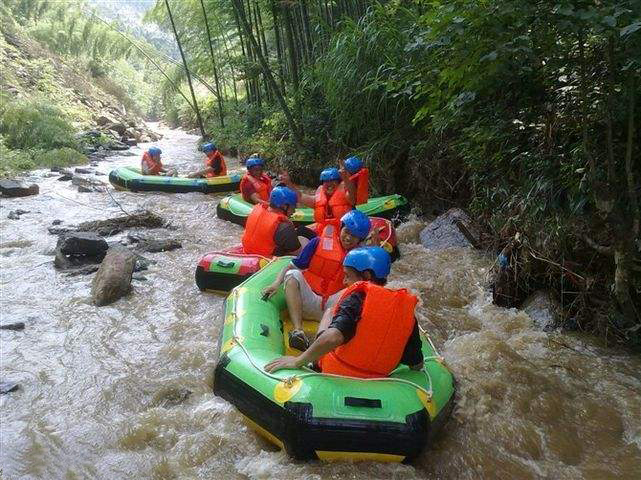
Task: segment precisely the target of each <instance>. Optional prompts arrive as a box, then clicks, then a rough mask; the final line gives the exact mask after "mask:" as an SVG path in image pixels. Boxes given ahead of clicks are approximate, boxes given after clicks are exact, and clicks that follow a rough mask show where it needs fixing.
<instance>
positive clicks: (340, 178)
mask: <svg viewBox="0 0 641 480" xmlns="http://www.w3.org/2000/svg"><path fill="white" fill-rule="evenodd" d="M342 163H343V162H342V161H341V169H340V171H339V170H338V169H337V168H326V169H325V170H323V171H322V172H321V174H320V181H321V182H322V184H321V185H320V186H319V187H318V188H317V189H316V194H315V195H313V196H312V195H307V194H306V193H302V192H297V193H298V200H299V202H300V203H302V204H303V205H305V206H307V207H310V208H313V209H314V221H315V222H316V223H323V222H324V221H325V220H329V219H332V218H334V219H338V218H341V217H342V216H343V215H345V214H346V213H347V212H349V211H350V210H352V209H353V208H354V205H356V191H355V189H354V184H353V183H352V181H351V180H350V177H349V173H347V170H346V169H345V168H344V165H343V164H342ZM288 186H289V185H288Z"/></svg>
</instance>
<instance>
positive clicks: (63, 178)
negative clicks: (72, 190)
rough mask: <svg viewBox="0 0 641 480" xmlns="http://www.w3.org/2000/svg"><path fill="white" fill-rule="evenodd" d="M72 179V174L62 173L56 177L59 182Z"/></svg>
mask: <svg viewBox="0 0 641 480" xmlns="http://www.w3.org/2000/svg"><path fill="white" fill-rule="evenodd" d="M72 179H73V174H71V173H63V174H62V176H60V177H58V181H59V182H70V181H71V180H72Z"/></svg>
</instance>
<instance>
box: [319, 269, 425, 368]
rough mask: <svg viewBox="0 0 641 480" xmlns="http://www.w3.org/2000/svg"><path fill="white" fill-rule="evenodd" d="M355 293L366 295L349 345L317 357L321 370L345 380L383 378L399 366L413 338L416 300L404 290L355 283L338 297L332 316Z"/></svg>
mask: <svg viewBox="0 0 641 480" xmlns="http://www.w3.org/2000/svg"><path fill="white" fill-rule="evenodd" d="M354 292H364V293H365V300H364V302H363V309H362V310H361V318H360V320H359V321H358V323H357V324H356V333H355V334H354V337H353V338H352V339H351V340H350V341H349V342H347V343H345V344H343V345H340V346H339V347H336V348H335V349H334V350H332V351H331V352H329V353H327V354H325V355H323V356H322V357H321V358H320V360H319V362H318V363H319V365H320V367H321V371H322V372H323V373H333V374H335V375H345V376H348V377H360V378H376V377H386V376H388V375H389V374H390V372H391V371H392V370H394V369H395V368H396V366H397V365H398V364H399V362H400V360H401V357H402V356H403V351H404V350H405V346H406V345H407V341H408V339H409V338H410V335H412V330H413V329H414V322H416V319H415V318H414V309H415V307H416V304H417V302H418V300H417V299H416V297H415V296H414V295H412V294H410V293H408V292H407V290H405V289H401V290H391V289H389V288H385V287H381V286H378V285H375V284H373V283H371V282H356V283H355V284H353V285H351V286H350V287H348V288H347V289H346V290H345V292H344V293H343V295H341V298H340V300H339V301H338V302H337V303H336V306H335V307H334V312H333V314H336V312H337V310H338V307H339V305H340V303H341V302H342V301H343V299H344V298H345V297H347V296H348V295H350V294H351V293H354Z"/></svg>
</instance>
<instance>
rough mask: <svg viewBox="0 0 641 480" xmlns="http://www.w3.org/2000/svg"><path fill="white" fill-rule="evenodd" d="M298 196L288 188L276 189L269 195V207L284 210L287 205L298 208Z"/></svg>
mask: <svg viewBox="0 0 641 480" xmlns="http://www.w3.org/2000/svg"><path fill="white" fill-rule="evenodd" d="M297 201H298V196H297V195H296V192H295V191H294V190H292V189H291V188H287V187H274V189H273V190H272V193H270V194H269V205H270V206H272V207H274V208H283V207H284V206H285V205H291V206H293V207H295V206H296V202H297Z"/></svg>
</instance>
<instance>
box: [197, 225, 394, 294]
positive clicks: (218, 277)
mask: <svg viewBox="0 0 641 480" xmlns="http://www.w3.org/2000/svg"><path fill="white" fill-rule="evenodd" d="M371 221H372V227H373V228H377V229H380V232H379V239H380V246H382V247H383V248H384V249H385V250H387V251H388V253H389V254H390V256H391V257H392V261H395V260H397V259H398V258H400V256H401V255H400V252H399V249H398V245H397V240H396V231H395V230H394V226H393V225H392V222H391V221H389V220H387V219H385V218H379V217H371ZM273 258H274V257H264V256H262V255H254V254H249V253H245V251H244V250H243V247H242V245H237V246H235V247H232V248H229V249H226V250H221V251H216V252H211V253H207V254H206V255H205V256H203V257H202V258H201V259H200V261H199V262H198V265H197V266H196V285H197V286H198V288H199V289H200V290H202V291H207V292H214V293H227V292H229V291H230V290H231V289H232V288H234V287H235V286H237V285H240V284H241V283H242V282H244V281H245V280H247V279H248V278H249V277H251V276H252V275H253V274H254V273H256V272H258V271H259V270H260V269H261V268H263V267H264V266H265V265H267V264H268V263H269V262H270V261H272V260H273Z"/></svg>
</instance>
